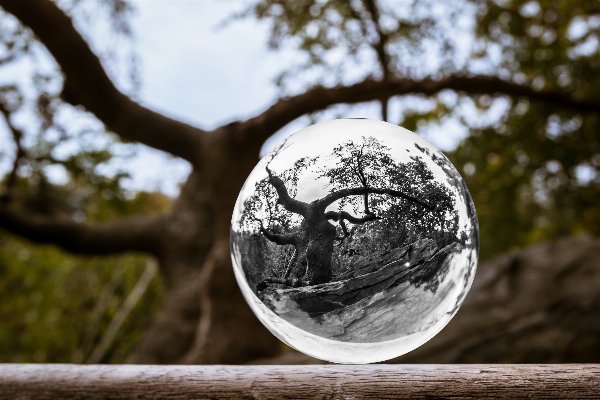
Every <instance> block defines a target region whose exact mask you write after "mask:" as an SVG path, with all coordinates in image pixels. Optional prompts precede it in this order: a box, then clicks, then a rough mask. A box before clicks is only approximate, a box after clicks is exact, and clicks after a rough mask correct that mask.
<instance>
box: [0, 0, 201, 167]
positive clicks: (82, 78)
mask: <svg viewBox="0 0 600 400" xmlns="http://www.w3.org/2000/svg"><path fill="white" fill-rule="evenodd" d="M0 7H2V8H4V10H6V11H7V12H9V13H11V14H13V15H14V16H15V17H17V18H18V19H19V20H20V21H21V22H22V23H23V24H24V25H25V26H28V27H29V28H30V29H31V30H32V31H33V32H34V34H35V35H36V36H37V38H38V39H39V40H40V41H41V42H42V43H43V44H44V45H45V46H46V48H47V49H48V50H49V51H50V53H51V54H52V56H54V58H55V60H56V62H57V63H58V64H59V65H60V67H61V69H62V72H63V73H64V76H65V83H64V88H63V94H62V96H63V98H64V99H65V101H67V102H68V103H70V104H73V105H82V106H84V107H85V108H86V109H87V110H89V111H90V112H92V113H93V114H94V115H95V116H96V117H97V118H98V119H99V120H100V121H102V122H103V123H104V124H105V125H106V126H107V127H108V128H109V129H110V130H112V131H114V132H115V133H117V134H118V135H120V136H121V137H122V138H124V139H126V140H131V141H137V142H140V143H143V144H146V145H148V146H151V147H154V148H156V149H160V150H164V151H167V152H169V153H171V154H173V155H176V156H179V157H182V158H184V159H186V160H188V161H190V162H191V163H192V164H197V163H199V159H200V145H201V144H202V141H203V139H204V136H205V135H203V133H205V132H204V131H202V130H201V129H199V128H195V127H192V126H190V125H187V124H185V123H182V122H180V121H176V120H174V119H171V118H168V117H165V116H163V115H161V114H158V113H156V112H154V111H151V110H149V109H147V108H145V107H143V106H141V105H140V104H138V103H136V102H134V101H132V100H131V99H130V98H129V97H127V96H126V95H124V94H123V93H121V92H120V91H119V90H118V89H117V88H116V87H115V86H114V84H113V83H112V82H111V80H110V79H109V77H108V76H107V74H106V71H105V70H104V69H103V67H102V65H101V63H100V60H99V59H98V57H97V56H96V55H95V54H94V53H93V52H92V51H91V50H90V48H89V46H88V44H87V43H86V42H85V40H84V39H83V38H82V37H81V35H80V34H79V33H78V32H77V31H76V30H75V28H74V27H73V23H72V21H71V20H70V19H69V17H68V16H67V15H65V13H64V12H63V11H62V10H60V9H59V8H58V7H57V6H56V4H55V3H54V2H53V1H50V0H27V1H15V0H0Z"/></svg>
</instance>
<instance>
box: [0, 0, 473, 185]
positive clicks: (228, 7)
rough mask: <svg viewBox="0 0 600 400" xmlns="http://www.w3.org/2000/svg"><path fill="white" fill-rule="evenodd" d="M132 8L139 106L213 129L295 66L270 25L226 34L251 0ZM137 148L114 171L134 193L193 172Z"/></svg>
mask: <svg viewBox="0 0 600 400" xmlns="http://www.w3.org/2000/svg"><path fill="white" fill-rule="evenodd" d="M131 3H132V4H133V5H134V7H135V9H136V12H135V13H134V15H133V17H132V19H131V23H132V26H133V31H134V39H133V40H134V41H133V45H132V47H133V48H134V50H135V52H136V54H137V55H138V57H139V59H140V61H141V63H140V69H139V77H140V80H141V90H140V92H139V93H138V100H139V101H140V102H141V103H142V104H144V105H146V106H148V107H150V108H152V109H154V110H156V111H158V112H161V113H165V114H167V115H169V116H171V117H174V118H177V119H181V120H184V121H186V122H189V123H191V124H193V125H197V126H199V127H201V128H205V129H212V128H215V127H217V126H219V125H221V124H224V123H228V122H231V121H233V120H236V119H240V118H241V119H243V118H247V117H250V116H253V115H255V114H257V113H259V112H260V111H262V110H264V109H266V108H267V107H268V106H269V105H271V104H272V103H273V101H275V100H276V98H277V92H276V88H275V85H274V84H273V78H274V77H275V76H276V75H277V73H278V72H280V71H281V70H282V68H284V67H285V65H289V62H290V59H291V58H292V57H293V54H291V53H289V52H288V53H285V52H284V53H281V52H278V53H275V52H273V51H269V50H268V49H267V46H266V42H267V34H268V25H267V24H266V23H264V22H257V21H255V20H254V19H252V18H246V19H243V20H238V21H234V22H232V23H230V24H228V25H227V26H226V27H221V28H219V26H220V25H221V22H223V21H224V20H225V19H227V17H229V16H231V15H232V14H234V13H236V12H239V11H241V10H243V9H245V8H246V7H247V6H248V4H249V2H248V1H241V0H227V1H215V0H133V1H131ZM76 22H77V21H76ZM79 24H80V25H79V27H80V29H81V30H82V31H85V30H89V29H87V26H86V25H85V24H83V25H81V24H82V23H81V22H79ZM83 33H84V34H86V33H87V34H89V35H88V37H90V36H91V40H92V42H96V41H99V43H100V44H99V47H102V46H103V44H102V40H103V38H102V35H101V34H100V35H99V34H98V33H97V32H96V33H95V32H94V31H92V32H83ZM92 47H94V43H92ZM104 47H106V44H104ZM109 69H110V65H109ZM394 108H395V106H394V104H393V103H392V104H391V109H392V110H391V111H392V112H391V113H390V115H391V116H392V117H393V116H394V115H397V114H399V113H398V112H394ZM396 108H397V107H396ZM336 114H339V109H338V110H337V111H332V112H330V113H327V114H326V115H325V116H324V119H328V118H329V119H331V118H335V115H336ZM345 115H346V116H347V117H367V118H379V116H380V114H379V107H378V105H377V104H375V103H369V104H365V105H361V106H359V107H355V108H353V109H352V110H351V111H349V112H346V113H345ZM390 122H397V121H394V120H391V121H390ZM308 124H309V120H308V118H302V119H300V120H298V121H296V122H294V123H292V124H290V125H289V126H287V127H285V128H284V129H283V130H282V132H280V134H290V133H293V132H295V131H297V130H299V129H301V128H304V127H305V126H307V125H308ZM0 130H4V132H0V135H3V137H4V138H6V140H7V142H8V141H10V139H9V137H8V136H7V135H8V134H7V132H6V131H5V127H0ZM460 137H462V133H461V132H460V131H457V132H455V134H448V132H446V133H445V134H444V135H441V136H440V138H439V140H436V138H435V137H434V136H432V137H429V139H433V140H432V141H433V143H434V144H436V145H437V146H439V147H440V148H441V149H442V150H447V149H449V148H451V147H452V146H453V144H454V143H456V139H458V138H460ZM4 138H3V139H2V141H4V140H5V139H4ZM136 147H137V148H138V151H137V156H135V157H132V158H130V159H122V160H117V161H116V162H113V163H112V165H111V169H112V170H116V169H122V170H125V171H128V172H129V173H130V174H131V175H132V180H131V181H129V182H128V187H129V188H130V189H144V190H162V191H165V192H167V193H169V194H172V195H175V194H176V193H177V191H178V185H179V184H180V183H181V182H182V181H183V180H184V179H185V177H186V175H187V173H188V172H189V165H188V164H187V163H186V162H185V161H182V160H176V159H174V158H172V157H170V156H169V155H166V154H164V153H162V152H159V151H155V150H152V149H149V148H147V147H145V146H141V145H139V146H136ZM9 153H11V152H9ZM257 161H258V155H257ZM9 165H10V163H8V159H5V160H3V162H2V165H0V167H2V169H3V170H5V169H6V168H7V167H9ZM59 175H60V174H59V173H57V174H56V176H57V177H58V176H59Z"/></svg>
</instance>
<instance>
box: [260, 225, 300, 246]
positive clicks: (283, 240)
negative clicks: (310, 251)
mask: <svg viewBox="0 0 600 400" xmlns="http://www.w3.org/2000/svg"><path fill="white" fill-rule="evenodd" d="M260 232H261V233H262V234H263V235H265V237H266V238H267V239H269V240H270V241H271V242H273V243H275V244H279V245H284V244H292V245H296V243H297V240H296V235H294V234H293V233H288V234H285V235H281V234H278V233H271V232H269V231H268V230H266V229H265V228H264V227H263V226H262V225H261V226H260Z"/></svg>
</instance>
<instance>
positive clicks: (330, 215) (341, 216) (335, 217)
mask: <svg viewBox="0 0 600 400" xmlns="http://www.w3.org/2000/svg"><path fill="white" fill-rule="evenodd" d="M325 218H327V219H330V220H332V221H336V222H340V224H341V223H343V222H344V220H346V221H348V222H350V223H352V224H364V223H365V222H369V221H375V220H376V219H379V218H378V217H377V216H376V215H375V214H373V213H368V214H367V215H365V216H364V217H360V218H359V217H355V216H354V215H352V214H350V213H347V212H346V211H339V212H336V211H328V212H326V213H325ZM342 230H343V231H344V233H347V231H346V225H343V226H342Z"/></svg>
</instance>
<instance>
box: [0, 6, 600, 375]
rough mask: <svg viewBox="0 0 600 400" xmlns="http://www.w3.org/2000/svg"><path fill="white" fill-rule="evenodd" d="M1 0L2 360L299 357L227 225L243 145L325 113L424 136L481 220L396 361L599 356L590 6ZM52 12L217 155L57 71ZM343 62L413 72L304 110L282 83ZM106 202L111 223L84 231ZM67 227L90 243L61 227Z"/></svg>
mask: <svg viewBox="0 0 600 400" xmlns="http://www.w3.org/2000/svg"><path fill="white" fill-rule="evenodd" d="M10 3H11V0H3V1H2V2H0V113H1V114H2V115H0V176H1V178H0V179H1V182H2V186H1V187H0V193H1V196H2V197H1V203H0V362H5V363H6V362H46V363H50V362H67V363H69V362H74V363H123V362H146V363H248V362H251V363H313V362H318V361H316V360H313V359H310V358H309V357H305V356H302V355H300V354H298V353H295V352H294V351H292V350H291V349H289V348H287V347H286V346H285V345H283V344H281V343H279V342H278V341H277V340H275V339H274V338H272V337H271V336H270V334H269V333H268V332H266V331H264V329H262V328H261V327H260V326H258V323H257V322H256V321H254V320H253V319H252V318H253V316H251V315H250V314H249V311H248V309H247V306H246V305H245V303H244V302H243V300H242V299H241V297H240V295H239V293H237V292H236V290H237V288H236V287H235V284H234V283H232V282H233V278H232V274H231V266H230V264H229V259H228V247H227V246H228V245H227V244H224V243H225V241H226V240H227V238H226V236H227V234H228V232H229V231H228V218H230V215H231V206H232V204H233V202H234V201H235V197H236V196H237V193H238V192H239V189H240V188H241V184H242V183H243V181H244V179H245V177H246V176H247V174H248V173H249V171H250V170H251V168H252V167H253V166H254V164H255V163H256V162H258V159H259V156H260V155H262V154H264V153H265V152H266V151H268V150H269V149H271V148H272V147H273V146H274V145H276V144H277V143H278V141H279V140H281V139H282V138H285V137H286V136H287V135H289V134H291V133H293V132H295V131H297V130H299V129H301V128H304V127H306V126H308V125H311V124H314V123H317V122H319V121H325V120H330V119H333V118H341V117H366V118H374V119H384V120H387V121H389V122H391V123H395V124H399V125H401V126H403V127H405V128H407V129H410V130H413V131H415V132H417V133H418V134H420V135H422V136H424V137H425V138H426V139H428V140H429V141H431V142H432V143H433V144H434V145H436V146H437V147H438V148H440V149H441V150H442V151H444V153H445V154H446V155H447V156H448V157H449V158H450V160H451V161H452V162H453V163H454V165H455V166H456V167H457V169H458V170H459V171H460V173H461V174H462V176H463V177H464V179H465V181H466V182H467V186H468V187H469V190H470V191H471V194H472V196H473V198H474V201H475V205H476V208H477V212H478V216H479V223H480V236H481V249H480V250H481V253H480V265H479V267H478V272H477V275H476V278H475V283H474V286H473V288H472V289H471V293H470V294H469V295H468V296H467V300H466V302H465V304H464V306H463V307H462V309H461V310H460V311H459V312H458V314H457V316H456V317H455V318H454V320H453V321H452V322H451V323H450V324H449V325H448V327H446V328H445V329H444V330H443V331H442V332H441V333H440V334H438V336H436V337H435V338H434V339H433V340H432V341H430V342H429V343H427V344H425V345H424V346H422V347H421V348H419V349H418V350H416V351H414V352H412V353H409V354H408V355H406V356H403V357H401V358H399V359H397V360H395V361H396V362H490V363H493V362H600V311H598V310H600V241H598V239H597V236H598V235H599V234H600V198H599V195H600V175H599V168H600V95H599V94H598V93H599V92H600V73H599V72H600V2H598V1H592V0H589V1H571V0H539V1H527V2H522V1H511V0H459V1H453V2H446V1H442V0H397V1H393V0H378V1H375V0H353V1H349V2H347V1H335V0H329V1H328V0H314V1H313V0H299V1H292V0H263V1H258V2H253V1H237V0H236V1H233V0H231V1H209V0H196V1H192V0H188V1H183V0H181V1H179V0H170V1H166V0H130V1H125V0H59V1H56V2H51V1H49V0H32V1H30V2H27V3H30V4H28V7H29V9H28V10H26V12H27V13H28V15H30V16H31V17H26V16H24V13H25V11H23V10H16V11H15V10H13V6H12V5H10ZM14 3H16V2H14ZM48 4H49V5H48ZM44 7H46V8H44ZM48 7H50V8H48ZM57 7H59V8H60V9H58V8H57ZM16 8H18V7H16ZM48 9H50V10H51V11H52V13H48V12H47V10H48ZM55 12H57V13H58V14H56V15H57V16H60V15H67V16H68V18H69V19H70V20H72V22H73V25H74V27H75V29H76V31H77V32H78V33H79V35H81V37H82V38H83V40H84V41H85V43H87V45H88V46H89V49H90V50H91V51H92V52H93V53H94V54H96V55H97V56H98V57H99V59H100V62H101V65H102V67H103V68H104V70H105V71H106V73H107V75H108V77H109V78H110V79H111V81H112V82H113V83H114V85H115V86H116V88H117V89H118V90H119V91H121V92H122V93H124V94H125V95H126V96H127V97H129V98H130V99H132V100H133V101H134V102H137V103H140V104H142V105H144V107H147V108H148V109H151V110H154V111H156V112H158V113H160V114H163V115H165V116H168V117H169V118H171V119H172V120H177V121H183V122H185V123H186V124H189V125H185V126H186V127H187V126H193V127H200V128H201V129H200V128H198V132H196V133H195V134H197V135H198V136H202V135H204V136H206V137H209V135H213V136H219V135H220V137H223V138H226V137H228V136H227V135H229V132H234V131H235V132H238V133H239V134H240V135H242V136H239V137H241V139H239V141H240V143H242V146H239V145H238V144H236V143H237V142H235V141H228V139H227V140H226V139H222V141H220V142H218V143H217V144H215V145H214V146H215V147H214V148H211V143H213V142H211V141H209V142H208V143H209V144H204V145H203V146H205V148H204V147H203V148H202V151H204V152H206V151H208V152H211V151H212V152H213V153H214V154H215V155H214V157H215V159H214V160H217V161H218V163H217V164H218V165H227V166H228V167H227V168H231V170H227V168H225V167H223V168H222V169H221V170H218V171H217V170H210V169H207V168H206V167H205V166H203V164H202V162H200V161H197V160H196V159H195V158H193V157H186V156H185V155H184V154H183V153H181V154H178V153H177V151H171V150H169V148H167V147H163V146H161V145H160V143H162V142H160V141H158V142H156V143H158V145H156V146H153V147H154V148H153V147H152V146H148V145H144V144H141V143H138V142H143V143H146V144H148V143H147V142H145V140H144V139H137V138H136V137H131V136H128V134H127V133H123V132H124V130H123V129H122V128H120V127H119V126H118V125H114V123H112V122H111V121H112V120H111V119H110V117H107V116H106V114H102V112H98V111H96V110H95V109H94V106H93V105H90V104H91V103H90V102H89V101H87V100H83V98H84V97H85V94H81V93H85V91H86V90H89V93H90V96H91V97H93V96H96V92H94V90H95V89H94V82H96V81H95V80H94V79H93V78H94V75H90V77H91V79H90V80H89V81H88V82H89V88H87V87H86V85H79V86H78V87H77V90H73V89H72V88H67V89H69V90H66V89H65V88H66V87H67V84H66V82H69V81H71V82H75V80H76V79H77V78H71V74H73V70H77V68H80V69H81V70H82V71H85V70H86V69H87V68H88V67H89V65H88V64H86V62H87V59H85V57H81V58H80V55H79V53H78V52H79V51H80V50H81V49H79V48H78V47H77V46H76V45H73V53H72V55H70V54H63V53H61V54H62V55H60V54H58V50H56V49H57V47H56V44H53V43H54V42H52V40H55V39H53V34H52V33H49V32H55V33H56V35H55V37H58V38H59V41H63V42H65V43H66V42H69V40H71V39H72V37H71V36H69V35H72V33H69V32H70V31H69V30H68V29H66V31H63V30H62V29H60V28H61V27H63V26H65V27H68V26H69V23H68V20H67V19H64V18H63V19H61V18H59V17H56V18H55V19H52V18H54V16H55V14H54V13H55ZM63 13H64V14H63ZM44 15H45V17H44ZM37 17H39V18H38V19H39V21H37V20H36V18H37ZM43 18H48V19H49V21H51V22H52V21H55V22H56V26H55V25H54V24H50V25H48V23H47V22H44V23H41V22H40V21H42V20H43ZM65 21H67V22H65ZM36 24H37V25H36ZM44 24H46V26H50V30H45V31H44V30H43V29H41V30H38V29H36V26H42V25H44ZM30 25H31V26H30ZM29 28H32V29H33V31H34V32H33V31H32V30H31V29H29ZM69 43H70V42H69ZM69 57H71V58H72V60H71V61H69ZM80 60H82V61H80ZM69 62H73V63H74V65H76V66H77V68H75V69H73V68H71V67H69V66H68V65H69V64H68V63H69ZM92 69H93V68H92ZM454 78H456V79H455V80H452V79H454ZM361 82H380V83H381V82H403V84H404V85H405V86H410V85H412V86H410V89H409V90H404V89H402V90H397V91H396V92H395V91H394V90H396V89H386V88H385V86H384V85H381V87H382V89H381V90H380V92H376V93H375V94H370V95H369V96H367V98H366V99H365V100H364V101H363V100H362V99H355V98H352V97H349V98H348V99H345V98H339V99H337V100H334V101H331V102H330V103H329V104H325V105H323V106H315V107H308V108H307V107H306V106H305V105H302V104H300V103H297V102H294V101H289V102H287V103H286V102H285V101H281V99H286V98H289V99H292V100H293V99H297V98H299V97H301V96H302V95H303V94H306V93H315V92H314V91H315V90H321V89H328V88H338V87H345V86H352V85H354V84H360V83H361ZM431 82H438V83H439V82H441V84H440V88H439V89H438V88H435V90H432V89H431ZM444 82H451V83H449V84H447V85H445V84H444ZM71 85H73V84H71ZM73 93H75V94H73ZM319 93H320V92H319ZM324 93H328V92H326V91H325V92H324ZM73 96H75V98H73ZM78 96H79V97H78ZM104 100H105V99H103V98H99V99H98V101H100V102H103V101H104ZM346 102H347V103H350V104H345V103H346ZM106 103H107V104H111V102H110V101H109V100H106ZM274 104H277V105H278V106H279V107H280V108H281V109H284V110H285V112H282V113H281V115H284V117H281V116H279V117H278V118H279V120H278V121H277V122H276V123H271V124H265V125H260V124H259V123H260V122H261V121H258V122H255V121H257V120H256V119H252V118H253V117H255V116H259V117H260V116H264V115H266V114H264V113H265V110H269V107H271V106H272V105H274ZM294 107H296V108H294ZM144 110H146V109H144ZM118 112H119V113H123V115H125V117H124V118H127V115H129V114H128V113H127V109H125V108H123V109H120V110H118ZM136 112H137V111H136ZM286 112H287V114H289V115H290V116H288V117H286V116H285V115H287V114H286ZM115 113H117V111H115ZM119 115H121V114H119ZM130 115H131V118H132V120H133V121H134V122H135V118H138V117H139V115H138V116H136V115H137V114H135V113H134V112H131V113H130ZM269 115H271V114H269ZM278 115H279V114H278ZM267 119H268V118H267ZM170 121H171V120H170ZM236 121H237V122H236ZM247 121H251V122H252V124H254V125H252V124H250V125H249V124H245V122H247ZM111 124H112V125H111ZM107 126H110V128H109V127H107ZM173 127H174V129H173V130H172V131H171V130H165V133H164V134H165V136H164V137H165V138H166V139H163V140H167V141H168V140H170V139H169V138H170V136H169V135H176V134H177V132H175V131H176V129H175V128H177V127H179V125H173ZM179 128H180V129H181V130H185V129H187V128H185V129H184V128H181V127H179ZM179 128H178V129H179ZM244 129H245V130H244ZM255 132H260V133H255ZM244 135H248V136H244ZM251 135H255V136H254V137H255V138H256V139H255V138H254V137H252V136H251ZM173 137H175V136H173ZM210 137H212V136H210ZM219 140H220V139H219ZM245 141H247V143H250V144H249V145H247V146H246V145H244V143H246V142H245ZM215 143H216V142H215ZM236 146H237V147H236ZM232 149H233V150H232ZM164 150H166V151H164ZM202 154H204V153H202ZM240 155H242V156H243V157H242V158H237V157H241V156H240ZM219 163H222V164H219ZM215 168H217V167H215ZM217 169H218V168H217ZM228 171H229V172H228ZM231 171H235V172H234V175H235V178H231V179H230V180H231V183H230V184H229V186H228V187H227V188H226V189H222V186H223V184H222V182H223V180H224V179H225V178H224V177H231V176H233V175H231V174H232V172H231ZM219 173H221V174H222V175H219ZM227 174H230V175H227ZM227 179H229V178H227ZM214 203H223V205H220V206H218V207H222V208H219V209H218V212H216V211H214V209H212V208H211V207H213V205H214ZM214 207H217V206H214ZM211 210H212V211H211ZM213 214H214V217H211V218H212V219H211V218H209V217H207V215H213ZM221 215H222V217H221ZM142 216H143V217H144V218H146V219H148V220H152V221H157V222H156V224H157V225H152V227H153V228H152V229H148V230H147V232H152V235H154V236H152V237H151V238H150V239H147V238H146V237H142V239H143V240H146V239H147V240H148V241H147V243H152V244H153V246H148V245H138V244H136V243H137V242H136V240H134V239H136V238H137V236H136V235H140V233H139V230H137V231H135V230H132V231H131V234H130V236H127V235H128V234H129V233H128V232H129V230H128V229H129V228H128V227H134V226H137V225H136V224H137V223H138V222H139V220H140V218H142ZM115 221H117V222H116V223H117V224H118V223H121V222H123V225H118V226H120V228H119V229H118V230H116V231H115V232H120V233H122V234H123V236H122V237H121V236H118V237H117V236H114V235H112V234H111V232H113V231H111V230H110V229H108V228H107V229H106V230H103V229H105V228H104V227H113V226H114V224H115ZM119 221H121V222H119ZM132 221H133V222H132ZM144 226H145V225H144ZM156 227H158V228H156ZM203 227H205V228H206V229H205V231H202V229H201V228H203ZM219 227H222V229H220V228H219ZM154 228H156V229H155V230H153V229H154ZM203 232H210V235H208V236H211V238H210V239H208V238H206V236H207V235H206V234H205V233H203ZM110 236H113V238H112V239H113V240H117V241H119V243H118V244H117V245H114V244H110V242H111V237H110ZM213 236H214V237H213ZM81 238H84V239H86V240H88V239H89V242H90V243H93V244H92V245H86V244H85V241H86V240H83V239H82V240H81V243H82V244H81V246H79V247H77V246H73V245H72V243H74V242H77V243H79V242H80V240H79V239H81ZM130 238H131V240H129V239H130ZM182 238H184V239H185V240H184V239H182ZM215 238H216V239H215ZM219 238H222V239H223V240H221V241H219ZM154 240H155V241H154ZM130 242H131V245H130V244H129V243H130ZM184 242H185V246H188V247H185V246H184V245H183V244H182V243H184ZM69 243H70V244H69ZM103 243H106V246H103ZM154 244H156V246H154ZM150 247H152V248H150ZM225 253H226V254H225ZM224 254H225V255H224ZM211 260H212V261H211ZM214 260H216V261H214ZM213 261H214V262H216V264H217V265H218V266H219V267H214V268H213V267H210V265H212V264H211V262H213ZM209 267H210V268H213V269H214V270H215V271H218V272H214V271H213V270H210V271H212V272H210V273H207V272H204V273H202V271H206V270H207V268H209ZM215 268H216V269H215ZM219 268H220V269H219ZM211 274H212V275H211ZM209 275H210V276H209ZM207 304H209V305H211V306H210V307H212V308H210V307H209V308H207V307H208V306H207ZM207 310H209V311H210V312H209V311H207ZM202 324H204V325H202ZM201 326H204V328H202V329H204V330H202V329H201ZM206 326H210V328H206ZM236 327H237V329H236ZM207 329H208V331H210V332H209V333H208V334H207V333H206V332H207ZM232 330H237V331H240V332H243V334H240V333H233V332H232ZM236 335H238V336H236ZM240 335H242V336H247V337H248V339H244V338H242V337H240ZM209 349H210V350H209Z"/></svg>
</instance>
